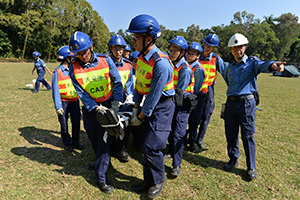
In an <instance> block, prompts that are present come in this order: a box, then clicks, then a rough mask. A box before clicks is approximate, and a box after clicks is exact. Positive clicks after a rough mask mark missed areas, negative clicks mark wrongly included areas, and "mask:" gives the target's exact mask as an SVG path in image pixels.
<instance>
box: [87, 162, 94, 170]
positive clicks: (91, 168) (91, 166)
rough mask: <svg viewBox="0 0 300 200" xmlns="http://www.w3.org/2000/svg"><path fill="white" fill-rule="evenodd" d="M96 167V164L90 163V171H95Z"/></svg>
mask: <svg viewBox="0 0 300 200" xmlns="http://www.w3.org/2000/svg"><path fill="white" fill-rule="evenodd" d="M95 166H96V162H90V163H89V166H88V169H89V170H94V169H95Z"/></svg>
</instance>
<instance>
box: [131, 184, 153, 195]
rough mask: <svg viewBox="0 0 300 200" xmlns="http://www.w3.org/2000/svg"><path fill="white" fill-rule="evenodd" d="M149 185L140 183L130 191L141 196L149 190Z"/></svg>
mask: <svg viewBox="0 0 300 200" xmlns="http://www.w3.org/2000/svg"><path fill="white" fill-rule="evenodd" d="M149 188H150V187H149V185H148V184H146V183H145V182H142V183H140V184H138V185H135V186H133V187H132V190H133V191H134V192H135V193H137V194H142V193H144V192H147V191H148V190H149Z"/></svg>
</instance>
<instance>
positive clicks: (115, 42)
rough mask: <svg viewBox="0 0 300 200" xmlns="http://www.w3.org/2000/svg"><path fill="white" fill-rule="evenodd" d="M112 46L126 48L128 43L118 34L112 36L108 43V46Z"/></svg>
mask: <svg viewBox="0 0 300 200" xmlns="http://www.w3.org/2000/svg"><path fill="white" fill-rule="evenodd" d="M111 45H120V46H123V47H124V48H125V46H126V42H125V40H124V39H123V37H122V36H121V35H118V34H117V35H114V36H112V37H111V38H110V40H109V41H108V43H107V46H111Z"/></svg>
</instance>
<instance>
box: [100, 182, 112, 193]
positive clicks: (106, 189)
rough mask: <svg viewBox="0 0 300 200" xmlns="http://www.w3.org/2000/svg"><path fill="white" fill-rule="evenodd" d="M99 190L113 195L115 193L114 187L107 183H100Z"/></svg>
mask: <svg viewBox="0 0 300 200" xmlns="http://www.w3.org/2000/svg"><path fill="white" fill-rule="evenodd" d="M98 187H99V189H100V190H101V191H102V192H104V193H111V192H112V191H114V187H113V186H111V185H107V184H106V183H98Z"/></svg>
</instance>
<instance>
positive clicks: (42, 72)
mask: <svg viewBox="0 0 300 200" xmlns="http://www.w3.org/2000/svg"><path fill="white" fill-rule="evenodd" d="M37 74H38V77H37V78H36V82H35V86H34V90H35V91H39V88H40V84H41V83H42V84H43V85H44V86H45V87H46V88H47V90H50V89H51V86H50V85H49V83H48V82H47V81H46V80H45V78H44V76H45V70H44V69H41V70H37Z"/></svg>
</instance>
